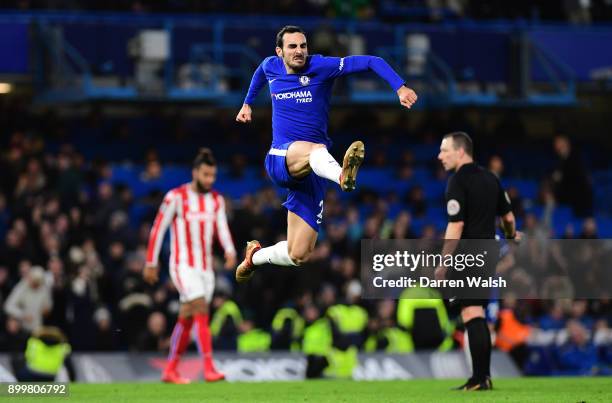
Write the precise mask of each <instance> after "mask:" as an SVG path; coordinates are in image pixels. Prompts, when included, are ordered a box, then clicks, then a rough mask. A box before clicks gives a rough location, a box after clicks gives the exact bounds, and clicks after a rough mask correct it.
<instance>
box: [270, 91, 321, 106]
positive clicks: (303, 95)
mask: <svg viewBox="0 0 612 403" xmlns="http://www.w3.org/2000/svg"><path fill="white" fill-rule="evenodd" d="M272 97H273V98H274V99H275V100H277V101H285V100H287V99H295V102H296V103H298V104H299V103H306V102H312V93H311V92H310V91H309V90H306V91H292V92H282V93H280V94H276V93H272Z"/></svg>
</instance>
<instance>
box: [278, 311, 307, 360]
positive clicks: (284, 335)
mask: <svg viewBox="0 0 612 403" xmlns="http://www.w3.org/2000/svg"><path fill="white" fill-rule="evenodd" d="M303 334H304V319H302V317H301V316H300V314H299V313H298V312H297V311H296V310H295V309H293V308H281V309H279V310H278V312H276V315H274V319H272V350H289V349H290V350H291V351H299V350H300V339H301V338H302V335H303Z"/></svg>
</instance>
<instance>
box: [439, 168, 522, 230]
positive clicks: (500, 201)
mask: <svg viewBox="0 0 612 403" xmlns="http://www.w3.org/2000/svg"><path fill="white" fill-rule="evenodd" d="M445 196H446V212H447V214H448V221H449V222H458V221H463V232H462V234H461V239H493V238H495V224H496V220H495V218H496V217H497V216H503V215H505V214H506V213H508V212H510V211H511V210H512V208H511V206H510V198H509V197H508V194H507V193H506V192H504V189H503V188H502V186H501V183H500V182H499V179H498V178H497V176H495V175H494V174H493V173H491V172H489V171H487V170H486V169H484V168H483V167H481V166H479V165H476V164H475V163H470V164H465V165H462V166H461V168H459V170H458V171H457V172H456V173H455V174H454V175H453V176H451V177H450V178H449V180H448V184H447V186H446V194H445Z"/></svg>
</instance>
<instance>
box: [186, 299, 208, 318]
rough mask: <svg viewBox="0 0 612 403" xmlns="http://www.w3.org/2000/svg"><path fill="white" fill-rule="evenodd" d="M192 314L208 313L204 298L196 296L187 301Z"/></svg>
mask: <svg viewBox="0 0 612 403" xmlns="http://www.w3.org/2000/svg"><path fill="white" fill-rule="evenodd" d="M189 305H190V307H191V311H192V312H193V314H194V315H195V314H206V313H208V307H207V305H206V300H205V299H204V298H198V299H195V300H193V301H191V302H190V303H189Z"/></svg>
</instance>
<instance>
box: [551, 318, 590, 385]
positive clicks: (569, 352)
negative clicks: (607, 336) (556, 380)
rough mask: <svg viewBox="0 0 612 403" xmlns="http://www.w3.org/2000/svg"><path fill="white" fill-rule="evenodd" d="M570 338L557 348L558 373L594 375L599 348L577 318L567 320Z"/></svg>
mask: <svg viewBox="0 0 612 403" xmlns="http://www.w3.org/2000/svg"><path fill="white" fill-rule="evenodd" d="M567 333H568V337H569V340H568V341H567V342H566V343H565V344H563V345H562V346H561V347H558V348H556V349H555V355H556V357H557V362H558V365H559V369H558V370H557V371H556V375H594V374H595V371H596V364H597V349H596V348H595V345H594V344H593V342H592V341H591V340H590V338H589V332H588V330H587V329H586V328H585V327H584V326H583V325H582V324H581V323H580V322H579V321H577V320H570V321H569V322H567Z"/></svg>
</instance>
